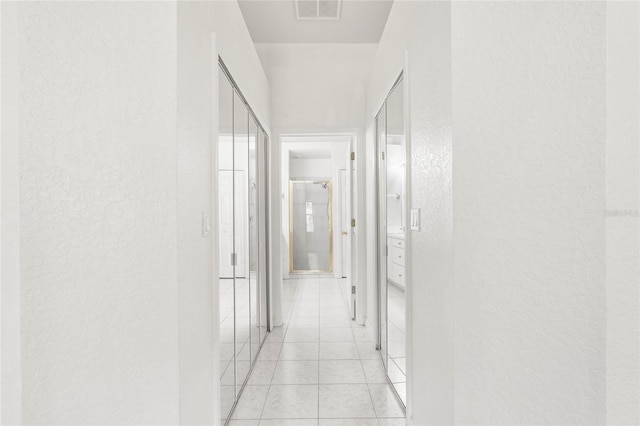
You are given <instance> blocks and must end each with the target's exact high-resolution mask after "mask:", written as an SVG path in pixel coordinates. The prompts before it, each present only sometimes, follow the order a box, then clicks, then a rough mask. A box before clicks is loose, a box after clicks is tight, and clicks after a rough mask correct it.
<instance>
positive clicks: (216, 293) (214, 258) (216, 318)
mask: <svg viewBox="0 0 640 426" xmlns="http://www.w3.org/2000/svg"><path fill="white" fill-rule="evenodd" d="M219 73H220V67H219V66H218V44H217V39H216V34H215V33H212V34H211V176H210V179H211V190H212V194H211V200H210V202H211V205H210V209H211V211H210V217H211V239H210V240H209V241H210V243H211V272H212V273H211V287H212V289H213V300H214V303H213V313H212V321H213V324H214V327H213V390H214V393H213V394H214V395H216V397H215V398H213V401H212V404H213V424H214V425H219V424H220V417H221V413H220V410H221V408H220V396H221V395H222V394H221V392H220V280H219V276H220V274H219V270H220V265H219V264H218V259H219V254H218V251H219V240H220V230H219V223H218V220H219V218H218V198H217V197H216V196H214V194H217V192H216V189H217V188H218V141H217V139H218V129H219V123H218V120H219V111H218V99H219V97H220V95H219V93H218V91H219V83H218V78H219Z"/></svg>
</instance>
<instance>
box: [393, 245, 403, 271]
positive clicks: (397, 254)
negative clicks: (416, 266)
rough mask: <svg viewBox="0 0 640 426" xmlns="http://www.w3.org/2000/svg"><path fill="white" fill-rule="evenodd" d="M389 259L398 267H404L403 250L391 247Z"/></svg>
mask: <svg viewBox="0 0 640 426" xmlns="http://www.w3.org/2000/svg"><path fill="white" fill-rule="evenodd" d="M389 257H390V258H391V261H392V262H393V263H397V264H398V265H402V266H404V249H402V248H399V247H395V246H391V251H390V252H389Z"/></svg>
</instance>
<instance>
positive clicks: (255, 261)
mask: <svg viewBox="0 0 640 426" xmlns="http://www.w3.org/2000/svg"><path fill="white" fill-rule="evenodd" d="M257 149H258V125H257V124H256V122H255V120H254V119H253V118H250V119H249V152H248V154H249V155H248V162H249V164H248V172H249V173H248V187H249V194H248V195H249V196H248V201H249V296H250V301H249V308H250V319H251V359H252V360H255V359H256V357H257V356H258V350H259V349H260V328H259V317H258V315H259V311H258V300H259V295H258V290H259V283H258V280H259V279H260V276H259V275H258V270H259V264H260V257H259V256H260V249H259V244H260V241H259V238H258V233H259V225H260V224H259V223H258V208H259V205H258V151H257Z"/></svg>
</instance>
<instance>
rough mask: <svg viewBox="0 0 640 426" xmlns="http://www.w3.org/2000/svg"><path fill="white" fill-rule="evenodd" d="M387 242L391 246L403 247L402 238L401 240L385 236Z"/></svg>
mask: <svg viewBox="0 0 640 426" xmlns="http://www.w3.org/2000/svg"><path fill="white" fill-rule="evenodd" d="M387 244H388V245H390V246H391V247H398V248H401V249H403V248H404V240H401V239H400V238H387Z"/></svg>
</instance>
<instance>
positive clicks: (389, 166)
mask: <svg viewBox="0 0 640 426" xmlns="http://www.w3.org/2000/svg"><path fill="white" fill-rule="evenodd" d="M404 135H405V132H404V100H403V80H402V77H400V78H399V79H398V81H397V82H396V85H395V86H394V87H393V89H392V90H391V92H390V93H389V96H388V97H387V99H386V100H385V102H384V103H383V105H382V108H381V109H380V112H379V113H378V115H377V116H376V142H377V147H376V148H377V149H376V157H377V161H376V166H377V167H376V174H377V188H378V208H377V216H378V250H377V253H378V295H379V297H378V300H379V318H380V330H379V340H380V353H381V356H382V361H383V363H384V366H385V369H386V371H387V377H388V379H389V381H390V382H391V384H392V385H393V388H394V390H395V392H396V394H397V396H398V398H399V399H400V400H401V401H402V403H403V404H405V405H406V381H407V380H406V335H405V306H406V297H405V286H406V280H405V275H406V274H405V267H406V262H405V258H406V256H405V253H406V247H405V236H406V232H407V229H406V224H405V209H406V184H405V179H406V173H405V159H406V143H405V136H404Z"/></svg>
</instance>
